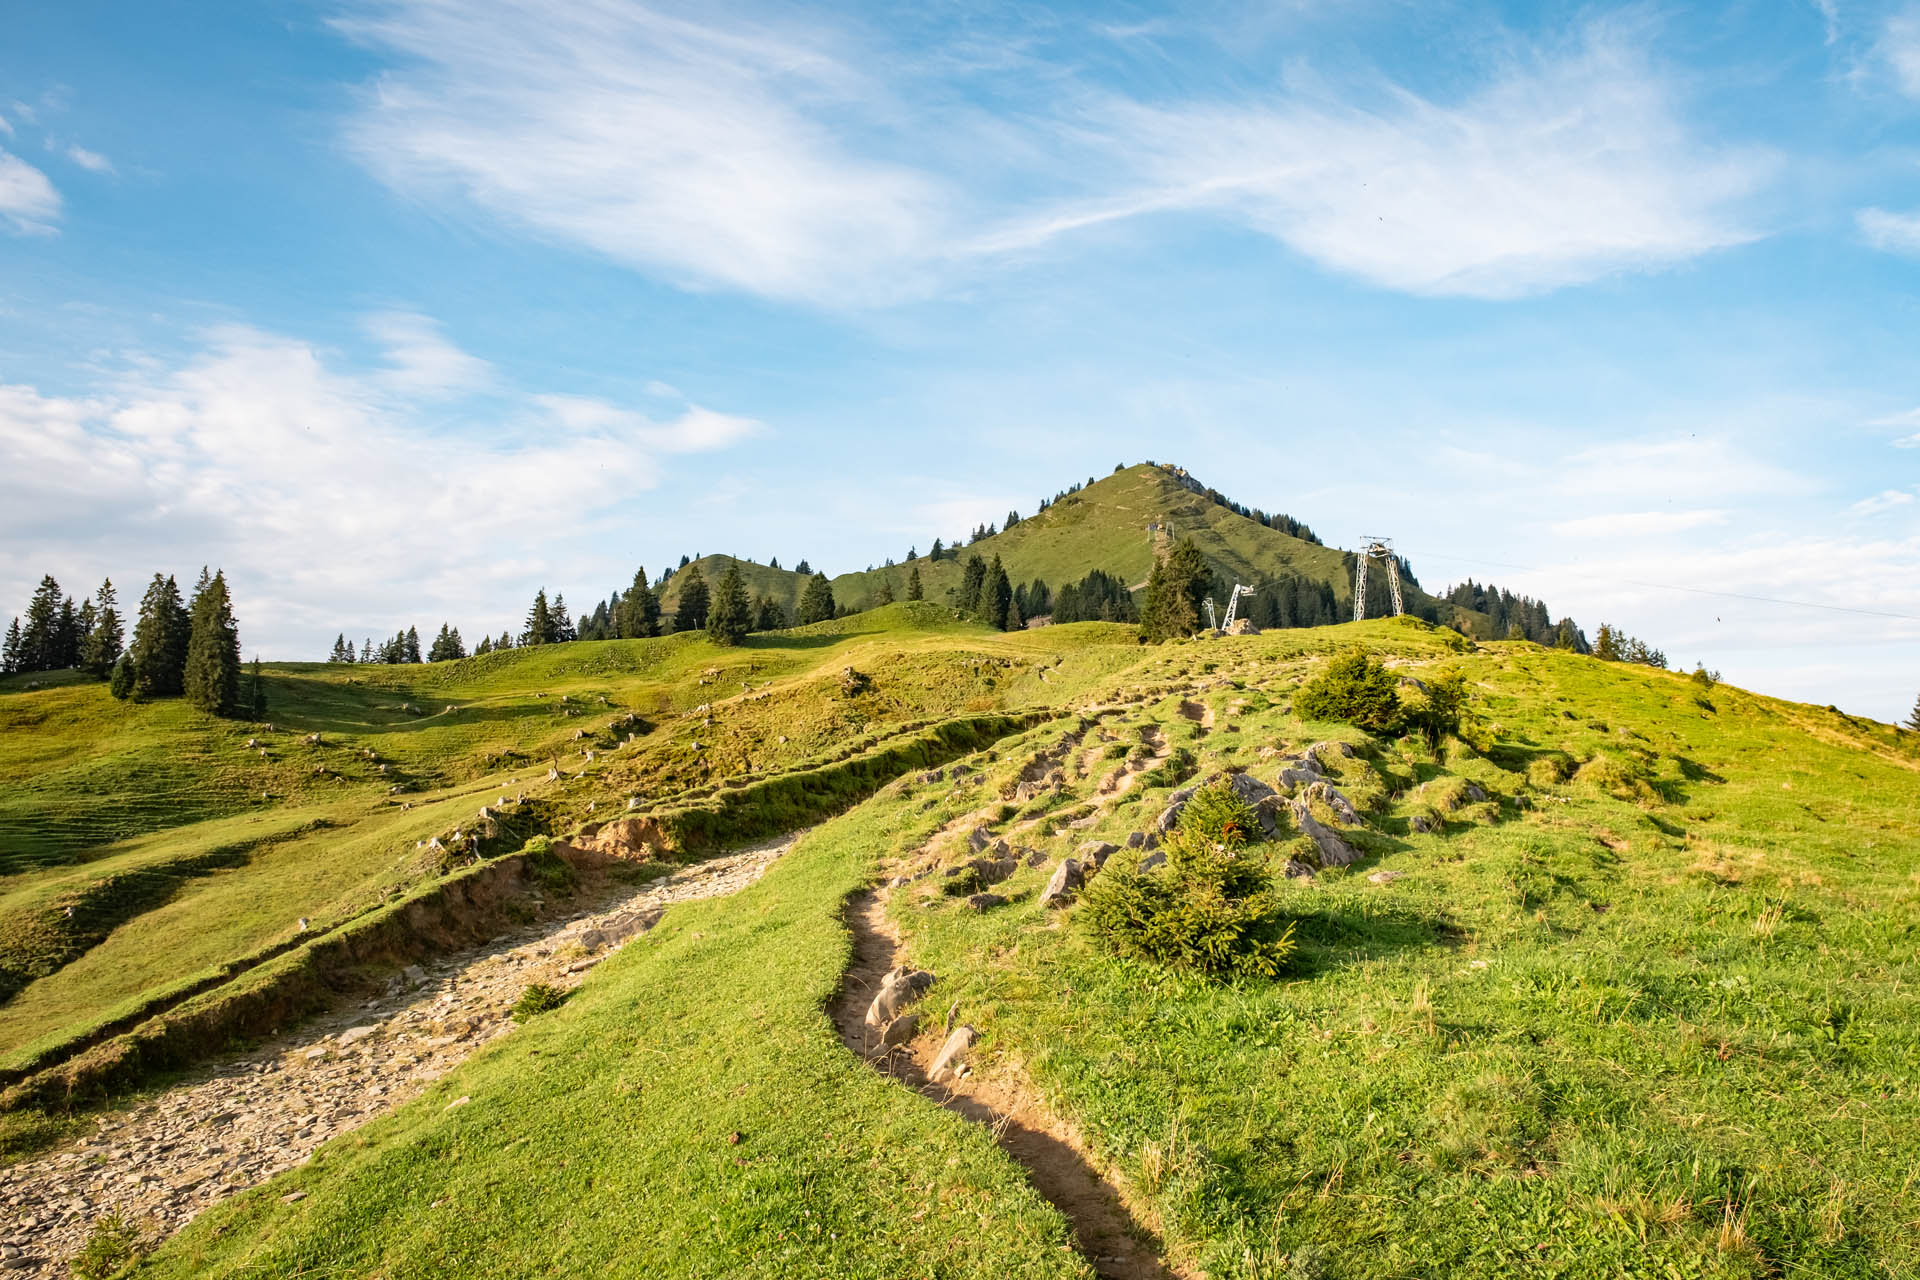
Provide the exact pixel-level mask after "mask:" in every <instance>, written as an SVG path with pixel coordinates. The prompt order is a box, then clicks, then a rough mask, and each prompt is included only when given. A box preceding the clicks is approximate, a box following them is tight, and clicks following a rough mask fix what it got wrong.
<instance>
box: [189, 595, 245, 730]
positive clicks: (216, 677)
mask: <svg viewBox="0 0 1920 1280" xmlns="http://www.w3.org/2000/svg"><path fill="white" fill-rule="evenodd" d="M203 576H204V574H203ZM184 684H185V688H186V694H187V701H189V702H191V703H192V704H193V705H194V706H196V707H198V708H200V709H201V710H202V711H205V712H207V713H208V714H209V715H216V716H228V715H232V714H233V713H234V711H235V710H237V709H238V708H239V705H240V631H239V628H238V627H237V626H235V624H234V620H233V602H232V601H231V600H230V599H229V598H228V596H227V579H226V576H225V575H224V574H220V573H216V574H214V575H213V577H212V578H210V579H207V585H206V586H204V587H202V588H201V589H200V590H199V591H198V592H196V593H195V594H194V597H193V626H192V633H191V638H190V639H189V641H188V644H187V669H186V676H185V681H184Z"/></svg>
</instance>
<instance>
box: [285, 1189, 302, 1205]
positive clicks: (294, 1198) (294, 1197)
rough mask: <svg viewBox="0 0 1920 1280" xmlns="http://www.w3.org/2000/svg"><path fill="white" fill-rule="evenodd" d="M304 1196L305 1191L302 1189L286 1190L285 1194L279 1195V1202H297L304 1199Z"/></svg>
mask: <svg viewBox="0 0 1920 1280" xmlns="http://www.w3.org/2000/svg"><path fill="white" fill-rule="evenodd" d="M306 1198H307V1193H306V1192H304V1191H289V1192H287V1194H285V1195H283V1196H281V1197H280V1203H281V1204H299V1203H300V1202H301V1201H302V1200H305V1199H306Z"/></svg>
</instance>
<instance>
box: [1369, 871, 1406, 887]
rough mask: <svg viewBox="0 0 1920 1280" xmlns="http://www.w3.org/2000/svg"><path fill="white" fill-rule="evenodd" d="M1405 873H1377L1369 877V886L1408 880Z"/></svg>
mask: <svg viewBox="0 0 1920 1280" xmlns="http://www.w3.org/2000/svg"><path fill="white" fill-rule="evenodd" d="M1406 874H1407V873H1406V872H1404V871H1376V872H1374V873H1373V874H1372V875H1370V876H1368V877H1367V883H1368V884H1392V883H1393V882H1394V881H1395V880H1403V879H1405V878H1406Z"/></svg>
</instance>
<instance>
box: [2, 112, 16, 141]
mask: <svg viewBox="0 0 1920 1280" xmlns="http://www.w3.org/2000/svg"><path fill="white" fill-rule="evenodd" d="M0 135H3V136H5V137H9V138H11V137H12V136H13V124H12V122H11V121H9V120H8V119H7V118H6V117H5V116H0Z"/></svg>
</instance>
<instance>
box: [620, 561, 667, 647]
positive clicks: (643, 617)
mask: <svg viewBox="0 0 1920 1280" xmlns="http://www.w3.org/2000/svg"><path fill="white" fill-rule="evenodd" d="M615 631H616V632H617V634H618V635H619V636H620V638H621V639H623V640H641V639H645V638H646V637H648V636H657V635H659V634H660V597H659V596H656V595H655V594H653V588H652V587H650V586H648V585H647V567H646V566H645V565H641V566H640V568H639V569H637V570H635V571H634V575H633V586H632V587H630V588H628V590H627V595H626V598H625V599H624V600H622V601H621V602H620V609H619V613H618V615H617V617H616V626H615Z"/></svg>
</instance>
